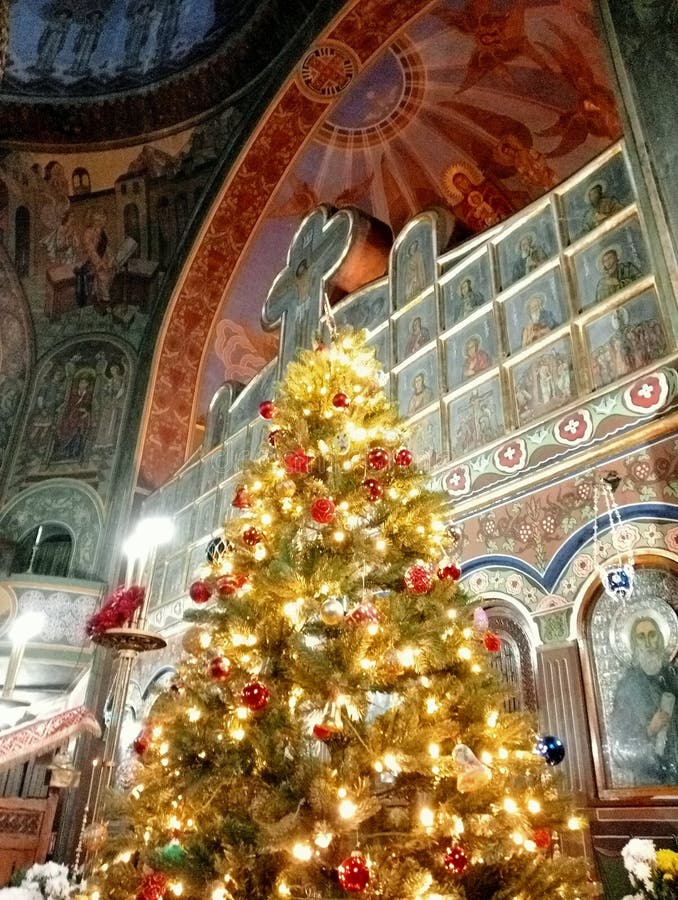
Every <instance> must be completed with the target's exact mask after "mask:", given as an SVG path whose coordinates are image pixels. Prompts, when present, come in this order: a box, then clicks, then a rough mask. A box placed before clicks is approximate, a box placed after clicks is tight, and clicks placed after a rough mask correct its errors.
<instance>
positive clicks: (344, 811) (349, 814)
mask: <svg viewBox="0 0 678 900" xmlns="http://www.w3.org/2000/svg"><path fill="white" fill-rule="evenodd" d="M357 811H358V807H357V806H356V805H355V803H354V802H353V801H352V800H348V799H347V800H342V801H341V803H340V804H339V815H340V816H341V818H342V819H352V818H353V816H354V815H355V814H356V812H357Z"/></svg>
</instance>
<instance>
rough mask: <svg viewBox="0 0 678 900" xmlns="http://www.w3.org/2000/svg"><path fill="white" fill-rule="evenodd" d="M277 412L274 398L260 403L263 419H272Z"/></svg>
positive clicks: (260, 412) (260, 413)
mask: <svg viewBox="0 0 678 900" xmlns="http://www.w3.org/2000/svg"><path fill="white" fill-rule="evenodd" d="M274 413H275V404H274V403H273V401H272V400H264V401H263V402H262V403H260V404H259V415H260V416H261V418H262V419H272V418H273V415H274Z"/></svg>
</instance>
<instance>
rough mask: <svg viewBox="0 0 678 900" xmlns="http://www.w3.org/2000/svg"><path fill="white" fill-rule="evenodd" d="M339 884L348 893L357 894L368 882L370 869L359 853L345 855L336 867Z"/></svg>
mask: <svg viewBox="0 0 678 900" xmlns="http://www.w3.org/2000/svg"><path fill="white" fill-rule="evenodd" d="M337 876H338V878H339V884H340V885H341V886H342V888H343V889H344V890H345V891H348V892H349V894H359V893H360V892H361V891H364V890H365V888H366V887H367V885H368V884H369V883H370V869H369V866H368V865H367V860H366V859H365V857H364V856H362V855H361V854H360V853H352V854H351V855H350V856H347V857H346V859H345V860H343V862H341V863H339V866H338V867H337Z"/></svg>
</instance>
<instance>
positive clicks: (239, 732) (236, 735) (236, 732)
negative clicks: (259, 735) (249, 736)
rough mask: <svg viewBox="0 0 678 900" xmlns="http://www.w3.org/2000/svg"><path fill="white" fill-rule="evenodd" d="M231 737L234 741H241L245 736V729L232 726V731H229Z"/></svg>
mask: <svg viewBox="0 0 678 900" xmlns="http://www.w3.org/2000/svg"><path fill="white" fill-rule="evenodd" d="M231 737H232V738H233V740H234V741H241V740H242V739H243V738H244V737H245V729H244V728H234V729H233V731H231Z"/></svg>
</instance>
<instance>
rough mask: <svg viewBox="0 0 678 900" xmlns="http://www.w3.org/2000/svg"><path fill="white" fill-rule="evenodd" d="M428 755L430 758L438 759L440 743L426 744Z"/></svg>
mask: <svg viewBox="0 0 678 900" xmlns="http://www.w3.org/2000/svg"><path fill="white" fill-rule="evenodd" d="M428 755H429V756H430V757H431V759H438V758H439V757H440V745H439V744H429V745H428Z"/></svg>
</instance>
